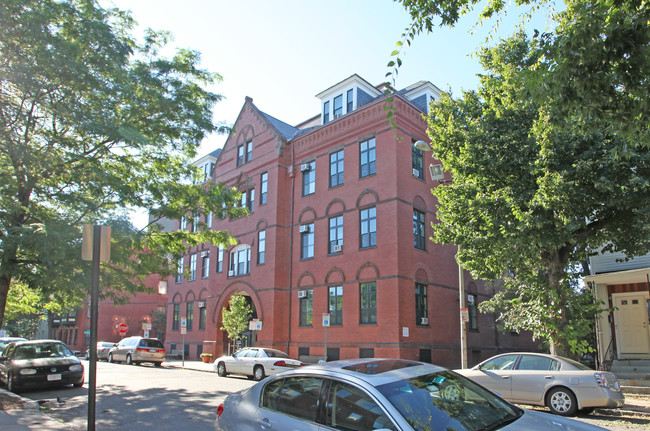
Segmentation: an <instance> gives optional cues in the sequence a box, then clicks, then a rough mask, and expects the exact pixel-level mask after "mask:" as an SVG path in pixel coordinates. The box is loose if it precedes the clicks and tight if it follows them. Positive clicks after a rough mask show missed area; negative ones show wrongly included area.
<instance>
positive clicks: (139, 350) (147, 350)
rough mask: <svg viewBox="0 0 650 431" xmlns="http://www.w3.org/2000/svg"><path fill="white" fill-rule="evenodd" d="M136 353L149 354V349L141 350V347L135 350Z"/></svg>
mask: <svg viewBox="0 0 650 431" xmlns="http://www.w3.org/2000/svg"><path fill="white" fill-rule="evenodd" d="M135 351H136V352H139V353H143V352H147V353H149V349H141V348H139V347H138V348H137V349H135Z"/></svg>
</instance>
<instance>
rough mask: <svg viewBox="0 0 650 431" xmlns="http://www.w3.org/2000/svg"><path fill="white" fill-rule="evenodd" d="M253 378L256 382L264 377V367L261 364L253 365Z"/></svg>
mask: <svg viewBox="0 0 650 431" xmlns="http://www.w3.org/2000/svg"><path fill="white" fill-rule="evenodd" d="M253 378H254V379H255V380H256V381H258V382H259V381H260V380H262V379H263V378H264V367H263V366H261V365H258V366H256V367H255V369H254V370H253Z"/></svg>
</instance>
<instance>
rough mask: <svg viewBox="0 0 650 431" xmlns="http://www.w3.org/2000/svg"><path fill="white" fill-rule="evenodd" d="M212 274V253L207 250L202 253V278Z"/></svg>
mask: <svg viewBox="0 0 650 431" xmlns="http://www.w3.org/2000/svg"><path fill="white" fill-rule="evenodd" d="M209 276H210V254H209V253H208V252H207V251H204V252H203V253H201V278H208V277H209Z"/></svg>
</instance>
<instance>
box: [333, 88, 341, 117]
mask: <svg viewBox="0 0 650 431" xmlns="http://www.w3.org/2000/svg"><path fill="white" fill-rule="evenodd" d="M341 115H343V95H342V94H339V95H338V96H336V97H335V98H334V119H337V118H339V117H340V116H341Z"/></svg>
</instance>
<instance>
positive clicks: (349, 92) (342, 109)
mask: <svg viewBox="0 0 650 431" xmlns="http://www.w3.org/2000/svg"><path fill="white" fill-rule="evenodd" d="M380 95H381V92H380V91H379V90H378V89H376V88H375V87H373V86H372V85H370V84H369V83H368V82H367V81H365V80H363V79H362V78H361V77H360V76H359V75H352V76H351V77H349V78H348V79H346V80H344V81H341V82H339V83H338V84H336V85H334V86H332V87H330V88H328V89H327V90H325V91H323V92H321V93H319V94H317V95H316V97H318V98H319V99H320V100H321V102H322V104H323V116H322V120H323V124H327V123H329V122H330V121H332V120H336V119H337V118H339V117H340V116H342V115H346V114H349V113H350V112H352V111H354V110H355V109H357V108H358V107H359V106H362V105H364V104H366V103H369V102H370V101H372V100H373V99H374V98H375V97H378V96H380Z"/></svg>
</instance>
